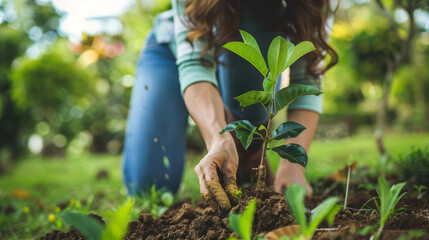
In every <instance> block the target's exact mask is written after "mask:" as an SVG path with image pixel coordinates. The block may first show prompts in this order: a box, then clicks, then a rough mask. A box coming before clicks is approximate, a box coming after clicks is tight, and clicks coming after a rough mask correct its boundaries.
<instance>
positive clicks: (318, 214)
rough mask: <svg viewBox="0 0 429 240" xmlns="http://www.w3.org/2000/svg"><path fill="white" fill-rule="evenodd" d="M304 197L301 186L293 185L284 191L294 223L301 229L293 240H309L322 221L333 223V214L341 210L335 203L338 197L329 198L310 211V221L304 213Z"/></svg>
mask: <svg viewBox="0 0 429 240" xmlns="http://www.w3.org/2000/svg"><path fill="white" fill-rule="evenodd" d="M304 197H305V190H304V188H303V187H302V186H301V185H298V184H293V185H291V186H289V187H288V188H287V190H286V199H287V201H288V204H289V207H290V209H291V210H292V214H293V216H294V217H295V220H296V222H297V223H298V224H299V226H300V227H301V230H300V231H299V232H298V233H297V235H295V236H294V237H293V239H311V238H312V237H313V235H314V233H315V231H316V228H317V227H318V226H319V225H320V223H322V221H323V220H324V219H326V220H327V221H328V223H329V224H332V223H333V222H334V217H335V214H336V213H337V212H338V210H340V209H341V207H340V206H338V205H337V204H336V203H337V202H338V201H339V198H338V197H330V198H328V199H326V200H325V201H323V202H322V203H321V204H320V205H319V206H317V207H316V208H315V209H314V210H312V211H311V216H310V220H309V221H307V218H306V216H305V213H304Z"/></svg>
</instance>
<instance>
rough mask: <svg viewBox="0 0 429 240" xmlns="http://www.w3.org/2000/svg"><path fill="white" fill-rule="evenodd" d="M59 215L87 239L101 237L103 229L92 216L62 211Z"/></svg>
mask: <svg viewBox="0 0 429 240" xmlns="http://www.w3.org/2000/svg"><path fill="white" fill-rule="evenodd" d="M61 217H62V218H63V220H64V222H66V223H68V224H70V225H72V226H73V227H74V228H76V230H77V231H78V232H80V233H82V234H83V235H85V236H86V237H87V238H88V239H89V240H100V239H101V235H102V234H103V231H104V229H103V226H102V225H101V224H100V223H98V222H97V220H95V219H94V218H92V217H89V216H87V215H83V214H81V213H77V212H63V213H61Z"/></svg>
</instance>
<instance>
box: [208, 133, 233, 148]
mask: <svg viewBox="0 0 429 240" xmlns="http://www.w3.org/2000/svg"><path fill="white" fill-rule="evenodd" d="M222 129H223V128H222ZM222 129H220V130H219V131H218V132H213V134H211V135H210V136H209V137H207V139H206V138H204V141H205V143H206V147H207V151H210V149H212V148H214V147H215V146H219V145H225V144H235V143H234V139H233V138H232V135H231V133H229V132H228V133H224V134H219V132H220V131H221V130H222Z"/></svg>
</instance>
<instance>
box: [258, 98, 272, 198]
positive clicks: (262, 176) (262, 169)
mask: <svg viewBox="0 0 429 240" xmlns="http://www.w3.org/2000/svg"><path fill="white" fill-rule="evenodd" d="M271 99H274V94H273V97H272V98H271ZM273 106H274V101H273V100H271V103H270V112H267V113H268V124H267V128H266V131H265V138H264V140H263V141H264V142H263V144H262V156H261V162H260V164H259V167H258V177H257V180H256V190H258V191H264V190H265V181H266V177H267V161H266V158H265V155H266V152H267V145H268V142H269V141H270V132H271V131H270V129H271V120H272V119H273V118H274V116H275V115H273V114H272V112H273Z"/></svg>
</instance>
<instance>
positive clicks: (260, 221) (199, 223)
mask: <svg viewBox="0 0 429 240" xmlns="http://www.w3.org/2000/svg"><path fill="white" fill-rule="evenodd" d="M255 195H257V193H255V192H244V193H243V196H242V207H241V208H240V209H238V210H237V211H238V212H242V211H243V209H244V206H246V204H247V202H248V201H250V200H251V199H253V198H255ZM259 195H262V196H260V198H259V199H258V200H257V204H256V206H257V207H256V211H255V215H254V220H253V228H252V234H253V235H257V234H261V233H267V232H269V231H272V230H275V229H277V228H280V227H282V226H288V225H293V224H296V223H295V220H294V217H293V215H292V214H291V211H290V209H289V207H288V205H287V203H286V200H285V198H284V197H283V196H282V195H280V194H277V193H274V192H264V193H263V194H259ZM374 196H375V195H373V194H372V193H365V192H355V193H353V194H352V196H350V197H349V200H348V209H346V210H340V211H339V212H338V213H337V215H336V217H335V220H334V223H333V225H331V226H328V224H327V223H326V222H323V223H322V224H321V225H320V226H319V228H318V230H317V231H316V234H315V236H314V237H313V239H369V238H370V236H371V234H364V235H362V234H361V233H358V232H359V230H360V229H363V228H364V227H366V226H369V225H373V224H376V223H377V222H378V218H379V216H378V212H377V210H376V208H375V207H376V206H375V204H374V201H370V202H368V200H369V199H371V198H372V197H374ZM325 198H327V197H326V196H314V197H312V198H308V199H306V207H307V208H308V209H313V208H314V207H316V206H317V205H318V204H320V203H321V202H322V201H323V200H324V199H325ZM365 203H366V205H365ZM401 208H404V210H402V211H401V212H399V213H398V214H397V215H395V216H394V217H392V218H390V219H389V220H388V221H387V223H386V225H385V227H384V230H383V233H382V235H381V239H397V238H399V237H400V236H404V237H410V236H411V235H412V234H415V233H416V230H418V231H419V232H420V233H419V238H413V239H429V231H428V229H429V198H428V196H424V197H423V198H421V199H416V198H411V197H406V196H404V197H403V198H402V199H401V200H400V201H399V203H398V205H397V209H401ZM93 216H94V215H93ZM98 220H99V221H101V222H102V220H101V218H99V219H98ZM231 234H232V231H231V230H230V228H229V227H228V215H227V214H226V213H224V214H219V213H218V212H215V211H213V210H212V209H211V208H210V207H208V205H207V204H206V203H205V202H203V201H198V202H197V203H195V205H194V206H192V205H191V203H190V202H189V201H188V202H182V203H178V204H176V205H175V206H173V207H172V208H171V209H170V210H169V211H167V212H166V213H165V214H163V215H162V216H160V217H158V218H156V219H153V218H152V216H151V215H150V214H149V213H146V212H142V213H141V214H140V215H139V217H138V219H137V220H135V221H132V222H130V223H129V224H128V232H127V235H126V239H226V238H227V237H229V236H230V235H231ZM82 238H83V237H82V235H80V234H79V233H77V232H76V231H74V230H73V229H72V230H70V231H68V232H59V231H54V232H51V233H49V234H46V235H45V236H44V237H42V238H41V239H82ZM405 239H411V238H405Z"/></svg>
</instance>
